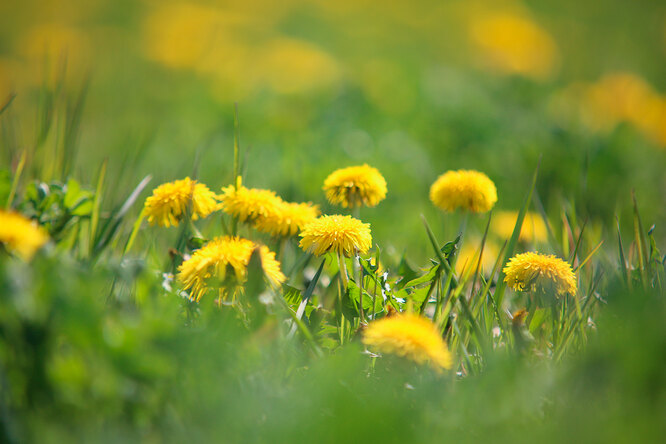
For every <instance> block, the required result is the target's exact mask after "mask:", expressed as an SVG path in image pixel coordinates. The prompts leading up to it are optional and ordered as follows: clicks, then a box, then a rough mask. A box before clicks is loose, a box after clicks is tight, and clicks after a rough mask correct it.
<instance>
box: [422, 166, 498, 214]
mask: <svg viewBox="0 0 666 444" xmlns="http://www.w3.org/2000/svg"><path fill="white" fill-rule="evenodd" d="M430 200H431V201H432V203H434V204H435V205H436V206H438V207H439V208H441V209H443V210H446V211H455V210H456V209H458V208H461V209H463V210H467V211H471V212H473V213H478V212H486V211H489V210H490V209H491V208H492V207H493V205H495V202H497V189H496V188H495V184H494V183H493V181H492V180H490V179H489V178H488V176H486V175H485V174H483V173H480V172H478V171H473V170H458V171H447V172H446V173H444V174H442V175H441V176H439V177H438V178H437V180H436V181H435V183H433V184H432V186H431V187H430Z"/></svg>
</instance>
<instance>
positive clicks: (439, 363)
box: [363, 313, 453, 371]
mask: <svg viewBox="0 0 666 444" xmlns="http://www.w3.org/2000/svg"><path fill="white" fill-rule="evenodd" d="M363 343H364V344H365V345H367V346H369V347H372V348H373V349H376V350H377V351H379V352H381V353H390V354H394V355H398V356H403V357H405V358H408V359H411V360H412V361H414V362H416V363H418V364H424V363H426V362H429V363H430V365H432V367H433V368H434V369H435V370H437V371H442V369H450V368H451V367H452V365H453V359H452V357H451V352H449V349H448V347H447V346H446V343H445V342H444V340H443V339H442V335H441V334H440V332H439V331H438V330H437V326H435V324H433V323H432V322H431V321H430V320H429V319H426V318H424V317H422V316H418V315H416V314H412V313H403V314H399V315H396V316H391V317H385V318H382V319H380V320H377V321H373V322H370V324H368V326H367V328H366V329H365V330H364V331H363Z"/></svg>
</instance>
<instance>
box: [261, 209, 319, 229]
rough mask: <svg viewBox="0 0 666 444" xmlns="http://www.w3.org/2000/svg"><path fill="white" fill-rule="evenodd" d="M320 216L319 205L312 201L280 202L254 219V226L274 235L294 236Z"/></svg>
mask: <svg viewBox="0 0 666 444" xmlns="http://www.w3.org/2000/svg"><path fill="white" fill-rule="evenodd" d="M317 216H319V207H318V206H317V205H312V204H311V203H291V202H280V203H279V204H278V205H275V207H274V211H272V212H268V213H267V214H266V215H265V216H263V217H258V218H257V219H256V220H255V221H254V227H255V228H256V229H257V230H259V231H263V232H265V233H269V234H271V235H272V236H293V235H294V234H296V233H298V232H299V230H302V229H303V227H304V226H305V225H307V224H308V223H310V222H312V221H313V220H315V219H316V218H317Z"/></svg>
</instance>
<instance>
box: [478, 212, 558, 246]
mask: <svg viewBox="0 0 666 444" xmlns="http://www.w3.org/2000/svg"><path fill="white" fill-rule="evenodd" d="M516 220H518V213H517V212H516V211H499V212H498V213H497V214H494V215H493V221H492V223H491V225H490V227H491V229H492V230H493V231H494V232H495V234H497V235H498V236H499V237H501V238H502V239H509V238H510V237H511V235H512V234H513V229H514V227H515V226H516ZM547 237H548V233H547V231H546V224H545V223H544V221H543V218H542V217H541V216H540V215H538V214H536V213H533V212H528V213H526V214H525V219H524V220H523V226H522V227H521V228H520V234H519V235H518V239H519V240H521V241H523V242H533V241H536V242H543V241H545V240H546V239H547Z"/></svg>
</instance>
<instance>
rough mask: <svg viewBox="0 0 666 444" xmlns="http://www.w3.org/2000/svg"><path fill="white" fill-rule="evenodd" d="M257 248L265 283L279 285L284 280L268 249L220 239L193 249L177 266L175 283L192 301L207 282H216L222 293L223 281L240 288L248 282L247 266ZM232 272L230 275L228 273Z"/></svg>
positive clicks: (278, 263)
mask: <svg viewBox="0 0 666 444" xmlns="http://www.w3.org/2000/svg"><path fill="white" fill-rule="evenodd" d="M257 248H258V249H259V254H260V257H261V266H262V268H263V270H264V274H265V276H266V278H267V279H268V281H269V282H270V283H271V284H272V285H278V284H280V283H282V282H284V280H285V276H284V274H282V272H281V271H280V262H278V261H277V260H276V259H275V253H273V252H272V251H270V250H269V249H268V247H266V246H263V245H257V244H255V243H254V242H252V241H251V240H247V239H242V238H239V237H230V236H223V237H218V238H215V239H213V240H212V241H210V242H208V243H207V244H206V245H204V246H203V247H201V248H200V249H199V250H196V251H195V252H194V253H193V254H192V256H191V257H190V258H189V259H188V260H186V261H185V262H183V263H182V264H181V265H180V266H179V267H178V280H179V281H180V282H181V283H182V284H183V286H184V287H185V289H186V290H190V297H191V299H192V300H195V301H199V299H201V296H202V295H204V294H205V293H206V292H207V291H208V290H209V289H210V287H209V282H210V281H211V280H215V281H216V282H217V283H218V284H219V286H220V288H221V294H226V293H225V292H224V288H223V287H225V285H224V284H225V282H227V280H228V279H231V280H232V281H233V286H235V287H236V286H242V285H243V284H244V283H245V281H246V280H247V266H248V264H249V262H250V257H251V256H252V252H253V251H254V250H255V249H257ZM228 272H231V273H232V274H231V275H228V274H227V273H228Z"/></svg>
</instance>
